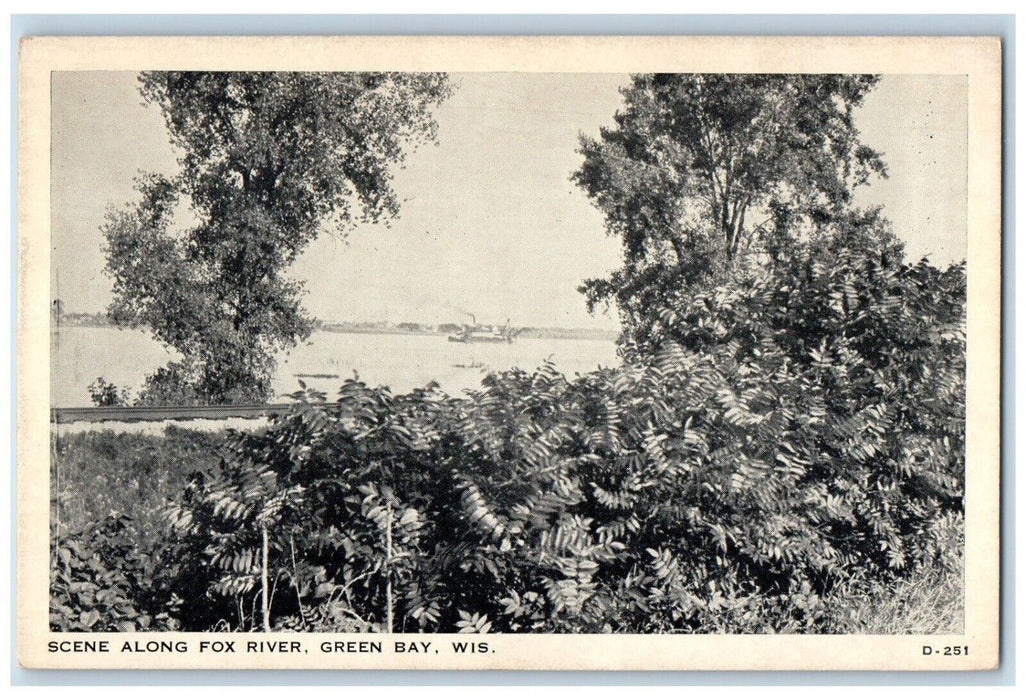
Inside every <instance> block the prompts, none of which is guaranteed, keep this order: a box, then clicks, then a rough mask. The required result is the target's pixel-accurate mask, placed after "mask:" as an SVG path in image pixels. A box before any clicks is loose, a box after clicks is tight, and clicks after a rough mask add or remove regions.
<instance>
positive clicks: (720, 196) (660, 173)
mask: <svg viewBox="0 0 1026 700" xmlns="http://www.w3.org/2000/svg"><path fill="white" fill-rule="evenodd" d="M876 82H877V78H876V77H874V76H859V75H704V74H703V75H691V74H655V75H636V76H633V78H632V80H631V83H630V84H629V85H627V86H626V87H624V88H623V89H622V90H621V92H622V94H623V97H624V104H623V108H622V109H621V110H620V111H619V112H617V114H616V115H615V117H614V119H615V123H616V125H615V126H614V127H612V128H603V129H602V130H601V132H600V137H599V138H598V139H594V138H591V137H588V136H582V137H581V139H580V149H579V152H580V153H581V154H582V155H583V156H584V163H583V164H582V165H581V167H580V169H579V170H578V171H577V172H576V173H574V176H573V179H574V181H575V182H576V183H577V184H578V185H579V186H580V187H581V188H582V189H583V190H584V191H585V192H586V193H587V194H588V196H589V197H590V198H591V200H592V201H593V202H594V203H595V205H596V206H598V208H599V209H600V210H601V211H602V212H603V214H604V215H605V219H606V227H607V230H608V232H609V233H610V235H614V236H616V237H618V238H620V239H621V240H622V242H623V250H624V266H623V268H621V269H620V270H618V271H616V272H615V273H614V274H613V275H612V276H611V277H610V278H609V279H604V280H589V281H588V282H587V283H586V284H585V285H584V286H583V287H582V288H581V291H582V292H584V293H585V294H586V295H587V297H588V302H589V307H594V305H595V304H597V303H600V302H608V301H611V300H614V301H616V302H617V303H618V305H619V307H620V310H621V312H622V314H623V316H624V317H625V321H626V322H627V323H628V325H630V324H631V323H632V322H635V321H638V320H639V319H640V317H641V316H644V315H645V314H646V313H648V311H649V310H651V309H652V304H653V302H654V301H656V297H658V296H659V295H662V294H665V293H666V292H667V291H672V290H674V289H678V288H680V287H681V286H686V285H688V284H690V283H691V282H693V281H695V280H696V279H702V278H706V277H707V276H708V275H709V274H710V273H712V274H715V273H717V272H722V271H728V270H731V269H733V268H734V267H736V266H737V265H738V264H740V263H742V262H743V261H745V260H746V259H748V256H747V253H749V252H751V251H752V250H753V249H758V250H761V251H765V250H767V249H771V250H772V249H774V248H778V247H780V246H781V245H783V244H785V243H786V241H787V240H789V239H792V238H794V237H796V236H798V235H799V232H800V231H801V230H802V227H803V226H806V225H810V224H811V225H816V224H822V223H824V222H827V221H830V220H831V219H832V218H834V217H836V216H838V215H839V214H843V213H844V212H845V211H846V210H847V209H848V207H849V205H850V202H851V196H852V190H853V189H854V187H856V186H857V185H859V184H861V183H863V182H865V181H866V180H867V179H868V178H869V176H870V175H872V174H873V173H878V174H881V175H886V171H885V168H884V165H883V162H882V160H881V158H880V154H878V153H877V152H875V151H874V150H872V149H871V148H869V147H867V146H865V145H863V144H862V143H861V142H860V141H859V134H858V131H857V129H856V128H855V125H854V121H853V113H854V110H855V109H856V108H857V107H858V106H860V105H861V104H862V101H863V98H864V97H865V95H866V93H867V92H868V91H869V90H870V89H872V87H873V86H874V85H875V84H876Z"/></svg>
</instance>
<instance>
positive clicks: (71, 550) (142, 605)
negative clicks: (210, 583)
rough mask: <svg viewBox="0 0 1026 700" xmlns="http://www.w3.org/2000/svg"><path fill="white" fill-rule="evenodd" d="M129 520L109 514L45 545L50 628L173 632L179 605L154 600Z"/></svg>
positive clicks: (149, 566) (148, 566) (147, 566)
mask: <svg viewBox="0 0 1026 700" xmlns="http://www.w3.org/2000/svg"><path fill="white" fill-rule="evenodd" d="M132 529H133V524H132V521H131V519H130V518H128V517H127V516H124V515H120V514H112V515H110V516H108V517H107V518H105V519H104V520H103V521H101V522H100V523H97V526H96V527H89V528H87V529H85V530H83V531H80V532H75V533H72V534H68V535H64V536H58V537H56V538H55V539H54V540H53V541H52V542H51V562H50V629H52V630H54V631H57V632H142V631H162V630H168V629H174V628H175V625H176V622H175V620H174V617H173V615H174V613H175V612H176V609H177V607H178V605H179V603H180V602H181V601H179V600H177V599H174V598H172V599H170V600H154V596H153V587H152V582H153V562H152V559H151V558H150V557H148V556H146V555H144V554H141V553H140V550H139V548H138V546H137V539H136V537H135V536H134V535H133V533H132Z"/></svg>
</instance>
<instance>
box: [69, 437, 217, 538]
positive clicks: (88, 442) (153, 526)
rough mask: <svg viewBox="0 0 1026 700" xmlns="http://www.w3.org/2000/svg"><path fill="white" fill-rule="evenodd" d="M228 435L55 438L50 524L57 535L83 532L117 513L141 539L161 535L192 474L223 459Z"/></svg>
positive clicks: (160, 536) (159, 536)
mask: <svg viewBox="0 0 1026 700" xmlns="http://www.w3.org/2000/svg"><path fill="white" fill-rule="evenodd" d="M223 440H224V434H223V433H208V432H199V431H194V430H183V429H181V428H174V427H169V428H168V429H167V430H166V431H165V432H164V434H163V435H141V434H130V433H116V432H113V431H109V430H103V431H92V432H85V433H77V434H71V435H64V436H54V437H53V438H52V441H51V450H52V452H51V455H52V458H51V460H50V524H51V530H52V532H53V533H54V534H57V535H63V534H65V533H71V532H76V531H80V530H82V529H83V528H85V527H88V526H89V524H90V523H93V522H96V521H99V520H102V519H103V518H105V517H106V516H108V515H110V514H111V513H112V512H116V513H122V514H124V515H127V516H129V517H131V518H132V520H133V521H134V523H135V526H136V529H137V531H138V532H139V535H140V537H141V539H142V540H144V541H141V542H140V544H149V543H151V542H153V541H155V540H158V539H161V538H162V537H163V535H164V532H165V528H166V525H165V523H164V520H163V511H164V507H165V505H166V504H167V501H168V499H169V498H172V497H174V496H177V495H178V494H179V493H181V491H182V489H183V488H184V487H185V484H186V483H187V482H188V479H189V475H190V474H191V473H193V472H195V471H197V470H199V469H205V468H207V467H211V466H214V465H216V464H217V463H218V455H217V450H218V446H219V445H220V444H221V443H222V442H223Z"/></svg>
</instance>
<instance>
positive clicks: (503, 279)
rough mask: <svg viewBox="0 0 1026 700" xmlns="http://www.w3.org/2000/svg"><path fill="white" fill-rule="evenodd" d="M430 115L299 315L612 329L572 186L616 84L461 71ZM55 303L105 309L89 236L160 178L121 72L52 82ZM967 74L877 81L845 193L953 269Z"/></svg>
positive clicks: (166, 152) (160, 164) (598, 262)
mask: <svg viewBox="0 0 1026 700" xmlns="http://www.w3.org/2000/svg"><path fill="white" fill-rule="evenodd" d="M453 79H454V82H455V83H456V86H457V89H456V91H455V93H454V94H453V96H452V97H451V98H449V100H447V101H446V102H445V103H443V104H442V105H441V106H440V107H439V108H438V109H437V110H436V112H435V115H436V118H437V121H438V144H437V145H424V146H422V147H421V148H420V149H419V150H417V151H416V152H414V153H412V154H411V155H410V156H409V157H408V159H407V161H406V164H405V167H404V169H402V170H398V171H396V173H395V178H394V181H393V185H394V187H395V189H396V191H397V193H398V194H399V196H400V198H401V199H403V200H404V202H403V205H402V211H401V212H400V215H399V217H398V219H396V220H394V221H393V222H392V223H391V226H389V227H386V226H384V225H381V224H378V225H361V226H358V227H356V228H355V229H353V230H351V231H349V232H348V235H347V236H346V237H345V239H343V238H342V237H341V236H339V235H337V232H331V231H325V232H324V234H323V235H321V236H320V237H319V238H318V239H317V240H316V241H315V242H314V243H312V244H311V245H310V247H309V248H308V249H307V251H306V252H305V254H304V255H303V256H302V257H301V259H300V260H299V261H298V262H297V264H296V265H295V266H294V268H293V270H292V271H291V274H292V275H293V276H294V277H295V278H296V279H299V280H302V281H303V282H304V283H305V285H306V289H307V292H308V294H307V296H306V299H305V302H304V303H305V306H306V308H307V310H308V311H309V312H310V313H311V314H312V315H313V316H315V317H317V318H321V319H325V320H330V321H343V320H348V321H380V320H384V321H391V322H393V323H396V322H400V321H416V322H422V323H443V322H457V323H459V322H465V321H466V320H467V317H466V315H465V314H466V312H471V313H474V314H476V316H477V319H478V321H480V322H488V323H495V322H499V323H501V322H504V321H505V320H506V319H510V320H511V322H512V323H513V325H515V326H562V327H582V328H604V329H615V328H617V326H618V324H617V321H616V319H615V317H614V315H613V314H609V315H598V316H592V315H589V314H588V313H587V310H586V308H585V304H584V298H583V296H582V295H581V294H580V293H578V292H577V291H576V289H577V287H578V286H579V285H580V284H581V282H582V281H583V280H585V279H587V278H590V277H600V276H603V275H605V274H606V273H608V272H609V271H611V270H613V269H614V268H616V267H617V266H618V263H619V258H620V247H619V243H618V242H617V241H616V240H614V239H612V238H609V237H608V236H606V234H605V231H604V227H603V221H602V216H601V214H600V213H599V212H598V210H597V209H595V207H593V206H592V205H591V203H590V202H589V201H588V199H587V197H586V196H585V195H584V193H583V192H582V191H580V190H579V189H578V188H577V187H576V186H575V185H573V184H572V183H571V182H570V179H569V178H570V175H571V173H572V172H573V171H574V170H575V169H576V168H577V167H578V166H579V165H580V162H581V156H580V155H579V154H577V153H576V152H575V150H576V147H577V140H578V135H579V134H581V133H585V134H589V135H592V136H597V134H598V130H599V127H600V126H604V125H611V124H612V117H613V114H614V113H615V112H616V109H617V107H618V106H619V105H620V100H621V98H620V95H619V92H618V88H619V87H620V86H621V85H623V84H625V83H626V82H628V80H629V77H628V76H626V75H613V74H569V73H540V74H539V73H535V74H526V73H520V74H516V73H463V74H455V75H453ZM52 81H53V82H52V88H53V91H52V150H51V166H52V182H51V194H52V199H51V232H52V244H53V253H54V257H53V267H52V274H51V278H52V279H51V282H52V285H53V297H54V298H60V299H61V300H62V301H63V302H64V305H65V308H66V309H67V310H68V311H70V312H96V311H101V310H102V309H103V308H105V307H106V305H107V303H108V302H109V301H110V298H111V281H110V280H109V279H108V278H107V277H106V276H105V275H104V274H103V266H104V260H103V254H102V251H101V245H102V235H101V233H100V226H101V225H102V223H103V220H104V212H105V211H106V210H107V208H108V207H110V206H115V207H119V206H123V205H124V204H125V203H127V202H131V201H133V200H134V199H135V193H134V191H133V180H134V178H135V177H136V176H137V175H138V174H139V172H140V171H153V172H163V173H166V174H170V173H173V172H174V171H175V169H176V160H175V159H176V154H175V152H174V150H173V149H172V147H171V146H170V145H169V143H168V138H167V133H166V130H165V128H164V124H163V121H162V119H161V117H160V114H159V110H158V109H156V108H155V107H152V106H146V105H144V104H143V103H142V99H141V97H140V96H139V94H138V92H137V88H136V76H135V74H134V73H128V72H109V71H107V72H63V73H54V74H53V78H52ZM966 99H967V85H966V80H965V77H964V76H885V77H883V78H882V79H881V81H880V83H879V85H878V86H877V88H876V89H875V90H874V91H873V92H872V93H870V94H869V96H868V97H867V98H866V101H865V104H864V106H863V107H862V108H861V109H860V110H859V112H858V113H857V115H856V122H857V125H858V127H859V129H860V131H861V134H862V140H863V142H864V143H866V144H868V145H869V146H871V147H873V148H875V149H876V150H878V151H881V152H883V154H884V161H885V162H886V163H887V167H888V170H889V173H890V177H889V178H888V179H886V180H879V179H876V180H874V181H872V183H871V184H870V185H868V186H865V187H862V188H860V190H859V191H858V192H857V196H856V203H858V204H860V205H862V206H869V205H881V206H883V208H884V212H885V215H886V216H887V217H888V218H889V219H890V220H891V221H892V222H893V224H894V229H895V232H896V233H897V234H898V236H899V237H900V238H901V239H902V240H904V241H905V243H906V251H907V253H908V255H909V256H911V257H913V258H919V257H921V256H929V258H930V260H931V261H932V262H934V263H935V264H946V263H949V262H952V261H955V260H961V259H962V258H964V257H965V249H966V198H967V190H966V129H967V102H966Z"/></svg>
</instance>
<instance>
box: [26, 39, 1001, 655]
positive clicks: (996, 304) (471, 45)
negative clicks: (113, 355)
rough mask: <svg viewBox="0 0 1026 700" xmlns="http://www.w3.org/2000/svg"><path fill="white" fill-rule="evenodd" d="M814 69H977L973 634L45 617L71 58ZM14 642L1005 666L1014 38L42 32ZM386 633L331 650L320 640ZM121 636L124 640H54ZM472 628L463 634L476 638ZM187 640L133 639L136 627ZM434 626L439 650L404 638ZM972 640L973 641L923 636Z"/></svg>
mask: <svg viewBox="0 0 1026 700" xmlns="http://www.w3.org/2000/svg"><path fill="white" fill-rule="evenodd" d="M146 69H151V70H157V69H167V70H170V69H175V70H188V69H197V70H199V69H202V70H271V69H273V70H399V71H425V70H440V71H450V72H474V71H527V72H621V73H627V72H651V71H662V72H742V73H744V72H808V73H855V72H858V73H906V74H960V75H967V76H968V78H969V81H968V84H969V121H968V130H969V148H968V154H969V155H968V182H969V188H968V192H969V201H968V258H967V273H968V312H967V313H968V343H967V363H968V371H967V383H968V389H967V429H966V439H967V443H968V445H967V454H966V470H967V475H966V477H967V479H966V480H967V486H966V565H965V569H966V629H965V633H964V634H962V635H944V636H914V635H899V636H884V635H879V636H877V635H843V636H842V635H838V636H818V635H805V636H800V635H790V636H784V635H781V636H763V635H751V636H749V635H736V636H730V635H722V636H720V635H701V636H656V635H548V634H544V635H521V636H514V635H489V636H487V637H481V638H477V639H478V640H480V641H485V642H487V643H488V646H489V651H488V652H487V653H482V654H469V655H468V654H462V655H455V654H452V653H448V652H446V650H448V649H451V647H450V643H451V642H452V641H455V640H456V639H457V638H458V637H457V635H321V634H302V635H296V634H267V635H264V634H232V635H226V634H201V633H182V634H179V633H157V634H124V635H119V634H92V635H89V634H86V635H82V634H57V633H52V632H50V631H49V629H48V614H47V610H48V586H49V578H48V517H49V498H48V491H49V469H48V467H47V465H48V463H49V400H48V397H49V382H50V377H49V350H48V348H49V280H50V274H49V265H50V241H49V228H50V226H49V225H50V201H49V197H50V162H49V146H50V94H49V90H50V72H51V71H58V70H60V71H70V70H133V71H135V70H146ZM18 130H19V136H18V154H19V158H18V162H19V171H18V231H19V242H18V272H19V275H18V277H19V280H18V384H17V386H18V423H17V435H18V438H17V494H18V496H17V498H18V511H17V529H18V541H17V557H18V559H17V561H18V571H17V586H18V588H17V592H18V606H17V618H16V619H17V653H18V660H19V663H20V664H21V665H22V666H24V667H28V668H69V669H70V668H95V669H101V668H102V669H106V668H134V669H140V668H167V669H172V668H178V669H186V668H191V669H232V668H234V669H243V668H263V669H272V668H273V669H290V668H295V669H301V668H338V669H465V670H481V669H523V670H557V669H559V670H643V669H650V670H671V669H672V670H676V669H679V670H699V669H702V670H856V669H865V670H870V669H871V670H980V669H992V668H996V667H997V664H998V634H999V572H1000V562H999V554H1000V539H999V533H1000V529H999V516H1000V510H999V505H1000V498H999V496H1000V451H999V448H1000V406H999V400H998V399H999V396H1000V366H1001V364H1000V363H1001V358H1000V331H1001V326H1000V322H1001V317H1000V308H1001V184H1002V181H1001V46H1000V41H999V40H998V39H996V38H993V37H666V36H660V37H610V36H606V37H398V36H395V37H145V38H142V37H116V38H114V37H88V38H87V37H28V38H25V39H23V40H22V41H21V45H20V47H19V78H18ZM343 638H344V639H345V640H354V641H357V640H366V641H375V642H380V643H381V645H382V648H383V652H382V653H378V654H357V655H344V654H325V653H322V652H321V651H320V644H321V643H322V642H324V641H334V640H339V639H343ZM61 639H77V640H85V639H89V640H96V641H101V640H107V641H108V642H109V645H110V647H111V649H112V650H114V652H112V653H79V654H55V653H50V652H48V651H47V642H49V641H55V640H61ZM296 639H300V640H301V641H302V644H303V647H304V648H305V650H306V653H301V654H258V653H252V654H251V653H236V654H217V653H211V652H202V653H201V652H200V651H199V650H198V649H199V645H200V642H201V641H203V640H206V641H227V640H231V641H235V646H236V648H237V649H245V648H246V644H247V642H249V641H261V640H296ZM467 639H468V638H467V637H462V638H459V641H466V640H467ZM125 641H128V642H131V643H133V644H134V643H135V642H139V643H140V644H143V645H145V643H146V642H147V641H165V642H166V641H174V642H184V644H185V645H186V646H187V647H188V651H186V652H182V653H140V654H134V653H120V652H118V651H117V650H119V649H120V648H121V646H122V644H123V643H124V642H125ZM397 641H400V642H406V643H407V644H409V642H411V641H419V642H430V643H431V644H432V648H433V649H438V650H442V651H441V653H438V654H406V653H396V652H395V647H394V644H395V642H397ZM924 645H931V646H933V647H934V648H937V647H941V646H945V645H969V646H970V648H971V650H972V654H971V655H970V656H960V657H941V656H939V655H937V654H933V655H929V656H924V655H923V654H922V651H921V649H922V647H923V646H924Z"/></svg>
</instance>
